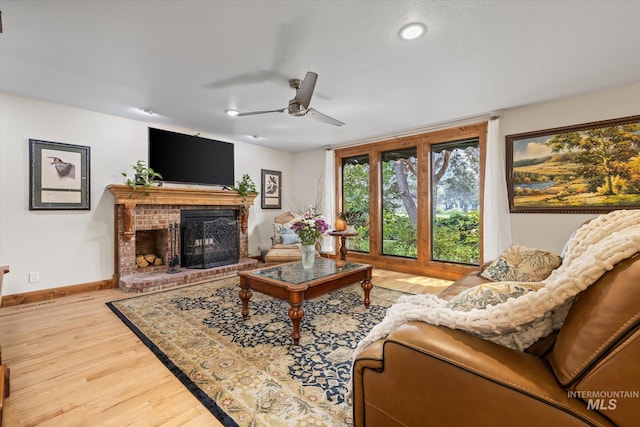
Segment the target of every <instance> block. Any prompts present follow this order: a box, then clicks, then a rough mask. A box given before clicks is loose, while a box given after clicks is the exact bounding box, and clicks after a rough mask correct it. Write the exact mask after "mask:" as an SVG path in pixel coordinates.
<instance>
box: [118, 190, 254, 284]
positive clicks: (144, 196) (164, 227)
mask: <svg viewBox="0 0 640 427" xmlns="http://www.w3.org/2000/svg"><path fill="white" fill-rule="evenodd" d="M107 188H108V189H109V191H110V192H111V194H113V196H114V205H115V206H114V225H115V227H114V228H115V232H114V241H115V248H114V249H115V250H114V252H115V254H114V255H115V263H114V264H115V266H114V271H115V273H114V277H113V280H114V285H117V286H119V287H120V288H121V289H123V290H125V291H133V292H144V291H149V290H157V289H162V288H167V287H172V286H178V285H183V284H188V283H197V282H202V281H206V280H209V279H212V278H218V277H224V276H231V275H235V274H237V272H238V271H239V270H244V269H248V268H253V267H255V264H256V263H257V261H256V260H254V259H251V258H249V255H248V235H247V229H246V221H247V219H248V218H247V216H248V209H247V214H246V215H245V216H243V215H240V213H241V209H240V208H241V206H242V199H241V197H240V196H239V195H238V193H237V192H235V191H228V190H210V189H206V188H203V189H201V188H198V189H192V188H173V187H154V188H150V189H148V190H144V189H137V190H133V189H131V188H130V187H128V186H126V185H117V184H113V185H110V186H108V187H107ZM254 197H255V196H253V197H251V196H249V197H247V200H246V202H245V203H246V204H247V206H250V205H251V204H252V203H253V199H254ZM185 211H194V212H200V213H202V212H204V213H206V212H207V211H212V213H213V216H214V217H215V216H217V215H218V214H219V212H222V211H224V212H226V213H228V212H232V213H235V215H236V218H238V219H239V220H238V221H237V227H238V232H237V241H238V243H237V250H238V261H237V263H232V264H227V265H222V266H215V267H212V268H198V269H187V268H183V267H179V270H180V271H179V272H177V273H169V272H168V270H169V262H170V261H171V259H172V258H173V256H174V255H177V256H178V258H179V257H180V243H179V239H178V241H177V242H176V241H175V240H174V242H173V243H174V244H173V248H172V233H171V231H170V229H171V228H172V227H173V226H174V225H178V224H180V222H181V216H182V215H184V212H185ZM175 243H177V245H176V244H175ZM172 249H173V251H174V252H173V253H172ZM150 255H153V256H155V257H157V259H155V260H154V261H153V262H151V263H149V265H145V264H146V262H144V261H143V260H141V259H140V257H144V256H147V258H148V257H149V256H150ZM148 259H151V258H148ZM136 260H138V262H136ZM140 261H142V263H141V262H140ZM141 265H145V266H144V267H142V266H141Z"/></svg>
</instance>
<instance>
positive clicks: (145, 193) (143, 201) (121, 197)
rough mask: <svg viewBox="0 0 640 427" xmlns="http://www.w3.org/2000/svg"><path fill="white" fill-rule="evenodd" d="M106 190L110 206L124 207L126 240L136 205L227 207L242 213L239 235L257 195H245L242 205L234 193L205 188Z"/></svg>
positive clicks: (121, 186)
mask: <svg viewBox="0 0 640 427" xmlns="http://www.w3.org/2000/svg"><path fill="white" fill-rule="evenodd" d="M107 189H108V190H109V191H110V192H111V194H113V198H114V204H116V205H124V235H125V236H126V238H127V240H131V239H133V236H134V234H135V209H136V205H193V206H229V207H236V208H238V209H240V207H241V206H243V205H244V206H246V209H243V210H241V211H242V213H243V218H241V222H242V231H243V232H245V231H246V228H247V221H248V220H249V206H251V205H252V204H253V201H254V199H255V198H256V196H257V194H249V195H247V196H246V200H245V202H244V203H243V202H242V196H240V194H238V192H237V191H235V190H212V189H207V188H178V187H150V188H147V189H146V190H145V189H144V188H137V189H135V190H134V189H133V188H131V187H129V186H128V185H124V184H111V185H108V186H107Z"/></svg>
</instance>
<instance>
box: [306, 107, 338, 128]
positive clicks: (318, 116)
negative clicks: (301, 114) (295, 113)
mask: <svg viewBox="0 0 640 427" xmlns="http://www.w3.org/2000/svg"><path fill="white" fill-rule="evenodd" d="M306 116H307V117H311V118H312V119H314V120H317V121H319V122H323V123H328V124H330V125H334V126H344V123H343V122H341V121H340V120H336V119H334V118H333V117H329V116H327V115H326V114H322V113H321V112H320V111H318V110H315V109H313V108H309V109H308V110H307V114H306Z"/></svg>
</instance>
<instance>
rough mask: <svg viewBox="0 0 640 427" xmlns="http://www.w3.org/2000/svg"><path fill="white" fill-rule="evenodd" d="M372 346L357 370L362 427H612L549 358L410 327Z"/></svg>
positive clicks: (361, 357) (360, 358) (450, 333)
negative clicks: (563, 381)
mask: <svg viewBox="0 0 640 427" xmlns="http://www.w3.org/2000/svg"><path fill="white" fill-rule="evenodd" d="M373 346H375V347H374V348H373V349H371V350H370V349H369V348H367V349H366V350H365V351H364V352H363V353H362V354H360V355H359V356H358V358H357V360H356V363H355V366H354V379H353V380H354V384H353V404H354V420H355V425H356V426H364V425H365V423H366V425H367V426H376V425H388V426H395V425H398V426H400V425H421V421H424V420H426V419H428V420H430V424H431V425H493V426H495V425H519V426H529V425H532V426H533V425H538V426H539V425H545V424H547V425H566V426H572V425H585V420H589V421H588V422H592V423H594V424H595V425H610V423H609V422H608V421H607V420H606V419H605V418H603V417H602V416H600V415H599V414H598V413H597V412H596V411H587V410H586V406H585V405H584V404H583V403H582V402H580V401H579V400H577V399H571V398H569V396H568V393H567V391H566V390H564V389H563V388H561V387H560V386H559V385H558V383H557V381H556V379H555V377H554V376H553V375H552V373H551V371H550V369H549V368H548V367H547V365H546V364H545V362H544V361H543V360H542V359H540V358H538V357H536V356H532V355H530V354H527V353H523V352H519V351H515V350H512V349H509V348H506V347H502V346H500V345H497V344H495V343H492V342H490V341H486V340H484V339H482V338H479V337H477V336H474V335H472V334H469V333H466V332H464V331H460V330H454V329H449V328H445V327H438V326H434V325H430V324H427V323H422V322H409V323H406V324H404V325H401V326H400V327H398V328H397V329H395V330H394V331H392V333H391V334H390V335H389V336H388V337H387V338H386V339H385V340H381V341H378V342H377V343H374V344H373ZM380 347H381V349H380ZM416 403H419V404H418V405H416ZM588 422H587V423H588Z"/></svg>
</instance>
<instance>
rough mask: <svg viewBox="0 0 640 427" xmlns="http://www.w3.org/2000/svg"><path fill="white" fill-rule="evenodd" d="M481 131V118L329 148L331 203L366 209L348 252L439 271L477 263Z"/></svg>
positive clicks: (408, 268) (449, 274)
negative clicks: (334, 192) (332, 158)
mask: <svg viewBox="0 0 640 427" xmlns="http://www.w3.org/2000/svg"><path fill="white" fill-rule="evenodd" d="M486 132H487V125H486V123H481V124H476V125H469V126H460V127H456V128H453V129H446V130H441V131H436V132H430V133H424V134H420V135H413V136H408V137H403V138H394V139H391V140H388V141H380V142H376V143H372V144H365V145H361V146H353V147H348V148H344V149H338V150H336V171H337V176H336V178H337V180H336V182H337V183H338V198H337V200H336V206H337V207H338V209H339V210H360V211H362V212H364V213H365V215H363V217H362V219H361V221H360V223H358V224H357V225H356V231H357V232H358V237H357V238H354V239H348V246H347V247H348V249H349V255H348V257H349V259H350V260H353V261H355V262H364V263H371V264H373V265H375V266H377V267H379V268H386V269H390V270H397V271H404V272H407V273H414V274H425V275H432V276H434V277H443V278H455V277H458V276H457V275H458V273H466V272H467V271H469V270H470V269H471V266H472V265H478V264H479V263H480V262H481V260H482V220H481V219H482V215H481V212H482V203H481V197H480V194H481V193H482V182H483V181H482V173H483V170H484V169H483V168H484V165H483V159H484V147H485V142H486ZM454 274H455V275H456V276H454Z"/></svg>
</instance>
